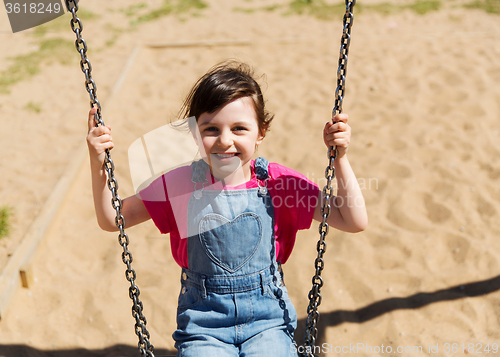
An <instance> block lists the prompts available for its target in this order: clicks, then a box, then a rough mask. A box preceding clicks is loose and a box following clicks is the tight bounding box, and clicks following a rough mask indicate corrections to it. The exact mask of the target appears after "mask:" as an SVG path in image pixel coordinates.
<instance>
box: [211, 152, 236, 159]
mask: <svg viewBox="0 0 500 357" xmlns="http://www.w3.org/2000/svg"><path fill="white" fill-rule="evenodd" d="M214 155H215V156H217V157H218V158H220V159H228V158H231V157H235V156H238V154H237V153H229V154H218V153H215V154H214Z"/></svg>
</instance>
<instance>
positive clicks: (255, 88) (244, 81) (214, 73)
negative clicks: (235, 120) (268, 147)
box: [180, 61, 274, 135]
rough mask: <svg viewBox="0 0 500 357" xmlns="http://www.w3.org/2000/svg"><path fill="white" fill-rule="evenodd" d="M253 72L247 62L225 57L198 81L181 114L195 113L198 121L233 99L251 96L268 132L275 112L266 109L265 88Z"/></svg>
mask: <svg viewBox="0 0 500 357" xmlns="http://www.w3.org/2000/svg"><path fill="white" fill-rule="evenodd" d="M253 76H254V72H253V70H252V68H251V67H250V66H249V65H247V64H246V63H242V62H238V61H225V62H221V63H219V64H217V65H215V66H214V67H212V68H211V69H210V70H209V71H208V72H207V73H206V74H205V75H204V76H203V77H201V78H200V79H199V80H198V81H197V82H196V83H195V84H194V86H193V88H192V89H191V91H190V92H189V94H188V95H187V97H186V99H185V100H184V103H183V105H182V107H181V110H180V115H181V117H182V118H190V117H195V118H196V121H198V119H199V118H200V116H201V114H203V113H209V114H211V113H213V112H215V111H216V110H217V109H219V108H222V107H223V106H224V105H226V104H227V103H229V102H232V101H233V100H236V99H239V98H242V97H250V98H251V99H252V102H253V105H254V109H255V113H256V114H257V122H258V124H259V129H260V132H261V134H262V135H265V133H266V131H267V130H269V126H270V125H271V121H272V120H273V118H274V115H273V114H271V113H269V112H268V111H267V110H266V108H265V102H264V97H263V96H262V91H261V89H260V86H259V84H258V83H257V81H256V80H255V79H254V77H253Z"/></svg>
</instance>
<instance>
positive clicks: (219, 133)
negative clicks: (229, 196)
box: [197, 97, 264, 186]
mask: <svg viewBox="0 0 500 357" xmlns="http://www.w3.org/2000/svg"><path fill="white" fill-rule="evenodd" d="M198 129H199V132H200V136H199V139H198V140H197V143H198V146H199V148H200V152H201V155H202V157H203V159H204V160H205V161H207V163H208V164H209V165H210V168H211V171H212V175H214V177H215V178H217V179H219V180H224V181H225V184H227V185H230V186H235V185H238V184H241V183H244V182H247V181H249V180H250V179H251V167H250V164H251V159H252V157H253V155H254V153H255V149H256V147H257V145H259V144H260V143H261V142H262V140H263V138H264V136H263V135H262V133H261V132H260V130H259V125H258V122H257V115H256V113H255V109H254V104H253V101H252V99H251V98H250V97H242V98H239V99H236V100H234V101H232V102H229V103H228V104H226V105H225V106H223V107H222V108H220V109H218V110H216V111H215V112H214V113H211V114H210V113H203V114H202V115H201V116H200V118H199V119H198Z"/></svg>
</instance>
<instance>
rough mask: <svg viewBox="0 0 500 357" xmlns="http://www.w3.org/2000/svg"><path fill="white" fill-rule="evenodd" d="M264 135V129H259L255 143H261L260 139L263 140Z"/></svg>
mask: <svg viewBox="0 0 500 357" xmlns="http://www.w3.org/2000/svg"><path fill="white" fill-rule="evenodd" d="M265 136H266V130H259V136H257V141H256V142H255V143H256V144H257V145H260V143H262V140H264V137H265Z"/></svg>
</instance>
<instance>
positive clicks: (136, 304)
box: [65, 0, 154, 357]
mask: <svg viewBox="0 0 500 357" xmlns="http://www.w3.org/2000/svg"><path fill="white" fill-rule="evenodd" d="M65 2H66V8H67V9H68V11H69V12H71V14H72V15H73V18H72V19H71V22H70V24H71V30H72V31H73V32H74V33H75V35H76V41H75V47H76V50H77V51H78V53H80V57H81V61H80V68H81V70H82V72H83V73H84V74H85V88H86V89H87V92H88V93H89V96H90V107H91V108H93V107H94V106H95V107H97V111H96V113H95V115H94V119H95V125H96V126H101V125H102V126H103V125H104V121H103V120H102V115H101V103H99V100H98V99H97V86H96V84H95V82H94V80H93V79H92V65H91V64H90V61H89V59H88V58H87V44H86V42H85V40H84V39H83V38H82V31H83V25H82V22H81V20H80V19H79V18H78V16H77V11H78V0H65ZM104 170H106V173H107V176H108V181H107V184H108V188H109V190H110V191H111V195H112V199H111V205H112V206H113V209H114V210H115V211H116V218H115V224H116V227H118V229H119V230H120V233H119V235H118V242H119V244H120V245H121V247H122V248H123V253H122V261H123V263H124V264H125V265H126V266H127V269H126V271H125V277H126V279H127V280H128V281H129V282H130V287H129V296H130V299H131V300H132V301H133V306H132V316H133V317H134V319H135V333H136V335H137V337H138V338H139V343H138V347H139V352H140V353H141V356H147V357H154V347H153V345H152V344H151V343H150V342H149V339H150V334H149V332H148V330H147V329H146V317H145V316H144V314H143V312H142V311H143V304H142V301H141V300H140V299H139V295H140V290H139V288H138V287H137V285H136V284H135V280H136V277H137V276H136V273H135V271H134V269H132V265H131V264H132V261H133V258H132V254H131V253H130V251H129V250H128V244H129V238H128V236H127V234H126V233H125V218H124V217H123V215H122V213H121V210H122V201H121V199H120V196H118V181H117V180H116V178H115V175H114V170H115V165H114V163H113V160H111V155H110V153H109V149H106V156H105V159H104Z"/></svg>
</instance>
